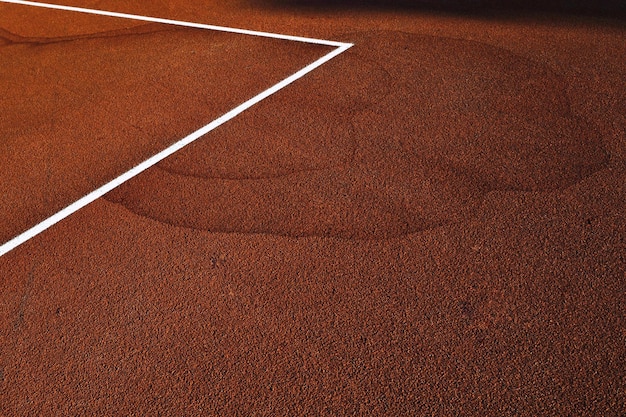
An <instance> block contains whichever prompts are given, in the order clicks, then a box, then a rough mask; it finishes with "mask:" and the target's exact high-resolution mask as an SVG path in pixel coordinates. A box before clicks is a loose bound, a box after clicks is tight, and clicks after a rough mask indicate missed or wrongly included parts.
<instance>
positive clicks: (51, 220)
mask: <svg viewBox="0 0 626 417" xmlns="http://www.w3.org/2000/svg"><path fill="white" fill-rule="evenodd" d="M0 2H1V3H11V4H18V5H23V6H33V7H42V8H48V9H55V10H64V11H71V12H79V13H87V14H94V15H100V16H109V17H115V18H122V19H130V20H138V21H146V22H154V23H163V24H170V25H175V26H184V27H191V28H197V29H206V30H216V31H221V32H229V33H236V34H241V35H251V36H260V37H265V38H272V39H283V40H289V41H295V42H304V43H311V44H316V45H325V46H332V47H335V49H333V50H332V51H331V52H329V53H327V54H326V55H324V56H322V57H321V58H319V59H317V60H316V61H314V62H313V63H311V64H309V65H307V66H306V67H304V68H302V69H300V70H299V71H297V72H295V73H294V74H292V75H290V76H289V77H287V78H285V79H283V80H282V81H280V82H278V83H277V84H274V85H273V86H271V87H270V88H268V89H267V90H265V91H263V92H261V93H260V94H258V95H256V96H254V97H252V98H251V99H248V100H247V101H245V102H244V103H242V104H240V105H239V106H237V107H235V108H234V109H232V110H230V111H228V112H227V113H225V114H223V115H222V116H220V117H218V118H217V119H215V120H213V121H211V122H210V123H209V124H207V125H205V126H203V127H201V128H200V129H198V130H196V131H195V132H193V133H191V134H189V135H187V136H185V137H184V138H182V139H181V140H179V141H178V142H176V143H174V144H173V145H170V146H169V147H168V148H166V149H164V150H163V151H161V152H159V153H157V154H156V155H154V156H152V157H150V158H148V159H146V160H145V161H143V162H142V163H140V164H139V165H137V166H135V167H134V168H131V169H130V170H128V171H126V172H125V173H123V174H122V175H120V176H118V177H117V178H115V179H114V180H112V181H110V182H108V183H106V184H104V185H103V186H101V187H99V188H97V189H96V190H94V191H92V192H90V193H89V194H87V195H85V196H84V197H82V198H80V199H79V200H77V201H75V202H74V203H72V204H70V205H69V206H67V207H65V208H64V209H62V210H60V211H58V212H57V213H55V214H53V215H52V216H50V217H48V218H47V219H45V220H43V221H42V222H40V223H38V224H36V225H35V226H33V227H31V228H30V229H28V230H26V231H25V232H22V233H21V234H19V235H17V236H16V237H14V238H12V239H10V240H9V241H7V242H5V243H3V244H2V245H0V257H2V256H4V255H5V254H7V253H8V252H10V251H11V250H13V249H15V248H17V247H18V246H20V245H21V244H23V243H25V242H27V241H28V240H30V239H32V238H33V237H35V236H37V235H38V234H40V233H42V232H43V231H45V230H46V229H48V228H50V227H52V226H53V225H55V224H56V223H58V222H60V221H61V220H63V219H65V218H67V217H68V216H70V215H72V214H73V213H75V212H77V211H78V210H80V209H81V208H83V207H85V206H87V205H88V204H90V203H92V202H93V201H95V200H97V199H98V198H100V197H102V196H103V195H105V194H106V193H108V192H109V191H111V190H113V189H115V188H117V187H118V186H120V185H121V184H123V183H124V182H126V181H128V180H130V179H131V178H133V177H135V176H137V175H139V174H140V173H141V172H143V171H145V170H146V169H148V168H150V167H152V166H154V165H155V164H157V163H158V162H160V161H162V160H163V159H165V158H167V157H168V156H170V155H172V154H174V153H175V152H177V151H179V150H180V149H182V148H184V147H185V146H187V145H189V144H190V143H192V142H194V141H195V140H197V139H198V138H200V137H202V136H204V135H205V134H207V133H209V132H210V131H212V130H214V129H215V128H217V127H218V126H220V125H222V124H224V123H226V122H227V121H229V120H231V119H233V118H235V117H236V116H238V115H239V114H241V113H242V112H244V111H245V110H247V109H249V108H250V107H252V106H254V105H255V104H257V103H259V102H260V101H262V100H264V99H266V98H267V97H269V96H271V95H272V94H275V93H276V92H278V91H280V90H282V89H283V88H285V87H287V86H288V85H289V84H292V83H293V82H295V81H296V80H298V79H300V78H302V77H304V76H305V75H306V74H308V73H310V72H311V71H313V70H315V69H317V68H319V67H320V66H322V65H323V64H325V63H326V62H328V61H330V60H331V59H333V58H335V57H336V56H338V55H340V54H342V53H343V52H345V51H347V50H348V49H350V48H351V47H352V46H354V45H353V44H352V43H346V42H336V41H328V40H323V39H314V38H306V37H300V36H291V35H281V34H277V33H270V32H259V31H252V30H246V29H236V28H229V27H224V26H214V25H206V24H201V23H192V22H183V21H178V20H170V19H162V18H156V17H148V16H139V15H133V14H127V13H118V12H108V11H103V10H96V9H85V8H81V7H73V6H63V5H58V4H51V3H39V2H33V1H27V0H0Z"/></svg>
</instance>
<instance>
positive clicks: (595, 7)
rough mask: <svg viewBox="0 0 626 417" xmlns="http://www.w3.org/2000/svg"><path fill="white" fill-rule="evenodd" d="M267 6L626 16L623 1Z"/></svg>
mask: <svg viewBox="0 0 626 417" xmlns="http://www.w3.org/2000/svg"><path fill="white" fill-rule="evenodd" d="M258 1H259V2H261V3H264V4H265V5H268V6H275V7H293V8H302V9H307V8H320V7H323V8H326V9H329V8H332V9H345V8H352V9H354V8H362V9H365V8H374V9H378V10H381V9H395V10H397V9H405V10H442V11H449V12H463V13H472V12H484V11H520V12H552V13H565V14H584V15H603V16H612V17H621V18H624V17H626V2H625V1H623V0H597V1H594V0H544V1H541V0H341V1H332V0H258Z"/></svg>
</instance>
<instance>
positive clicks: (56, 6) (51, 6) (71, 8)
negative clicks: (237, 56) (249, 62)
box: [0, 0, 348, 47]
mask: <svg viewBox="0 0 626 417" xmlns="http://www.w3.org/2000/svg"><path fill="white" fill-rule="evenodd" d="M0 2H2V3H13V4H21V5H24V6H34V7H43V8H46V9H56V10H65V11H69V12H80V13H88V14H95V15H100V16H109V17H119V18H122V19H131V20H140V21H143V22H153V23H163V24H166V25H176V26H185V27H190V28H197V29H208V30H217V31H220V32H230V33H238V34H241V35H252V36H261V37H264V38H274V39H284V40H287V41H296V42H305V43H313V44H317V45H326V46H335V47H341V46H345V45H348V44H346V43H344V42H335V41H328V40H324V39H314V38H305V37H301V36H291V35H281V34H279V33H270V32H259V31H256V30H247V29H237V28H230V27H226V26H215V25H206V24H203V23H192V22H184V21H181V20H170V19H163V18H160V17H149V16H139V15H136V14H128V13H118V12H107V11H105V10H96V9H85V8H83V7H74V6H63V5H60V4H51V3H40V2H35V1H25V0H0Z"/></svg>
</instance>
